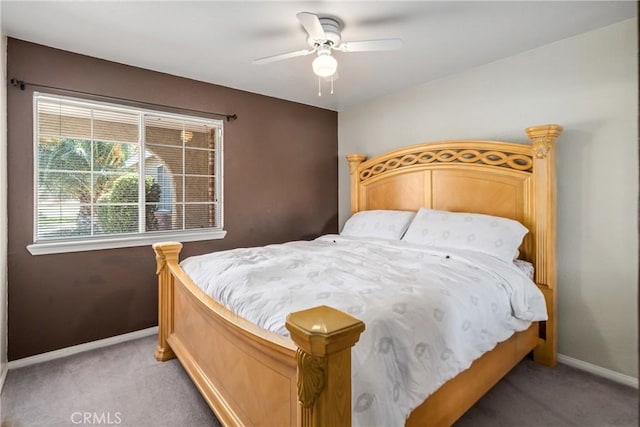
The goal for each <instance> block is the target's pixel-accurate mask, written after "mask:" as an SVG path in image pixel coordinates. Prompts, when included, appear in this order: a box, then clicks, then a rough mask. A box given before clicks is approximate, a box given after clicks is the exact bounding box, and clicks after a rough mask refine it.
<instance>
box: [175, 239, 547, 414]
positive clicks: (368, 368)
mask: <svg viewBox="0 0 640 427" xmlns="http://www.w3.org/2000/svg"><path fill="white" fill-rule="evenodd" d="M181 265H182V268H183V269H184V270H185V271H186V273H187V274H188V275H189V276H190V277H191V278H192V279H193V281H194V282H195V283H196V284H197V285H198V286H199V287H200V288H202V289H203V290H204V291H205V292H207V293H208V294H209V295H211V296H212V297H214V298H215V299H217V300H218V301H220V302H221V303H222V304H224V305H225V306H226V307H228V308H230V309H231V310H232V311H234V312H236V313H238V314H239V315H240V316H242V317H244V318H246V319H248V320H251V321H252V322H255V323H256V324H258V325H260V326H261V327H263V328H265V329H268V330H271V331H273V332H277V333H279V334H282V335H288V331H287V330H286V329H285V326H284V323H285V318H286V316H287V314H288V313H290V312H292V311H298V310H303V309H306V308H310V307H314V306H317V305H323V304H324V305H330V306H333V307H335V308H337V309H340V310H343V311H345V312H348V313H350V314H352V315H353V316H355V317H357V318H359V319H361V320H363V321H364V322H365V324H366V330H365V331H364V333H363V334H362V336H361V337H360V341H359V342H358V343H357V344H356V346H355V347H354V349H353V351H352V357H353V362H352V363H353V365H352V366H353V368H352V369H353V424H354V425H359V426H377V425H379V426H399V425H404V422H405V420H406V418H407V417H408V416H409V414H410V413H411V411H412V410H413V409H414V408H415V407H417V406H418V405H419V404H420V403H421V402H422V401H423V400H424V399H425V398H426V397H427V396H428V395H429V394H431V393H433V392H434V391H436V390H437V389H438V388H439V387H440V386H441V385H442V384H443V383H444V382H445V381H447V380H448V379H450V378H452V377H454V376H455V375H456V374H458V373H459V372H461V371H463V370H465V369H466V368H468V367H469V366H470V365H471V363H472V362H473V361H474V360H475V359H477V358H478V357H479V356H480V355H482V354H483V353H484V352H486V351H488V350H491V349H492V348H493V347H495V345H496V344H497V343H499V342H501V341H504V340H505V339H507V338H509V337H510V336H511V335H512V334H513V333H514V331H520V330H524V329H526V328H527V327H528V326H529V325H530V323H531V321H534V320H545V319H546V318H547V312H546V308H545V303H544V298H543V296H542V294H541V292H540V291H539V290H538V288H537V287H536V286H535V285H534V284H533V282H531V280H529V279H528V278H527V277H526V275H525V274H523V273H522V272H521V271H519V270H518V269H517V268H516V267H515V266H514V265H512V264H509V263H506V262H504V261H501V260H499V259H497V258H494V257H491V256H488V255H485V254H482V253H478V252H472V251H461V250H456V251H453V250H439V249H436V248H429V249H428V248H424V247H418V246H412V245H409V244H407V243H405V242H402V241H383V240H362V239H354V238H346V237H341V236H337V235H327V236H322V237H320V238H318V239H316V240H314V241H311V242H304V241H301V242H291V243H285V244H281V245H270V246H265V247H258V248H247V249H244V248H243V249H234V250H230V251H224V252H217V253H211V254H207V255H201V256H195V257H191V258H188V259H186V260H184V261H183V262H182V264H181Z"/></svg>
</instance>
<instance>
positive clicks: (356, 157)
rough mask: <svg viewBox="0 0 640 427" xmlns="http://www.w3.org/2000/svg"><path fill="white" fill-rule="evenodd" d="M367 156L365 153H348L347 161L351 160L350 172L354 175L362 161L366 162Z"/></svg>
mask: <svg viewBox="0 0 640 427" xmlns="http://www.w3.org/2000/svg"><path fill="white" fill-rule="evenodd" d="M366 159H367V156H365V155H364V154H349V155H347V161H348V162H349V173H351V174H352V175H353V174H354V173H355V172H356V171H357V170H358V166H360V163H362V162H364V161H365V160H366Z"/></svg>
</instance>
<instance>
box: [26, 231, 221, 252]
mask: <svg viewBox="0 0 640 427" xmlns="http://www.w3.org/2000/svg"><path fill="white" fill-rule="evenodd" d="M226 234H227V232H226V231H225V230H215V231H200V230H194V231H182V232H173V233H172V232H168V233H162V234H138V235H133V236H121V237H105V238H97V239H86V240H67V241H55V242H41V243H34V244H32V245H28V246H27V250H28V251H29V252H30V253H31V255H49V254H62V253H67V252H85V251H97V250H102V249H117V248H130V247H134V246H147V245H152V244H153V243H159V242H168V241H178V242H196V241H201V240H214V239H223V238H224V236H225V235H226Z"/></svg>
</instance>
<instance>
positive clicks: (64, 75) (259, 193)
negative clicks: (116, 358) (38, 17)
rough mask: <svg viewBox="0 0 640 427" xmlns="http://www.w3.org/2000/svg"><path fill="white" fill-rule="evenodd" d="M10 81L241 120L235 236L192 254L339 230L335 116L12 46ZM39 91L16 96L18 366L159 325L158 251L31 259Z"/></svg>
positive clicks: (12, 97)
mask: <svg viewBox="0 0 640 427" xmlns="http://www.w3.org/2000/svg"><path fill="white" fill-rule="evenodd" d="M7 77H8V78H9V79H11V78H17V79H20V80H25V81H27V82H33V83H39V84H45V85H51V86H58V87H64V88H68V89H74V90H79V91H86V92H91V93H96V94H103V95H109V96H116V97H123V98H130V99H135V100H140V101H145V102H153V103H158V104H166V105H175V106H178V107H183V108H190V109H196V110H205V111H219V112H229V113H236V114H238V117H239V118H238V120H236V121H234V122H230V123H225V134H224V197H225V200H224V201H225V206H224V217H225V229H226V230H227V232H228V234H227V237H226V238H225V239H222V240H212V241H205V242H193V243H187V244H185V248H184V250H183V254H184V256H189V255H195V254H200V253H205V252H210V251H218V250H223V249H229V248H235V247H242V246H255V245H263V244H268V243H274V242H284V241H289V240H296V239H309V238H313V237H316V236H318V235H321V234H325V233H330V232H336V230H337V227H338V225H337V213H338V204H337V203H338V202H337V199H338V195H337V191H338V190H337V189H338V183H337V176H338V171H337V161H338V159H337V152H338V137H337V133H338V132H337V126H338V120H337V113H336V112H334V111H329V110H323V109H320V108H315V107H310V106H306V105H302V104H297V103H294V102H289V101H284V100H280V99H276V98H271V97H267V96H262V95H257V94H253V93H248V92H243V91H239V90H234V89H230V88H226V87H221V86H216V85H212V84H208V83H203V82H199V81H195V80H189V79H185V78H181V77H176V76H171V75H167V74H162V73H158V72H154V71H149V70H144V69H140V68H135V67H131V66H127V65H123V64H118V63H113V62H109V61H105V60H101V59H97V58H92V57H87V56H83V55H78V54H74V53H70V52H66V51H61V50H57V49H53V48H49V47H45V46H41V45H37V44H33V43H28V42H24V41H21V40H16V39H11V38H10V39H9V40H8V52H7ZM33 90H34V89H33V88H32V87H29V86H27V88H26V90H24V91H20V90H19V89H17V88H14V87H12V86H9V88H8V90H7V110H8V186H9V188H8V211H9V212H8V216H9V218H8V220H9V245H8V270H9V271H8V274H9V296H8V298H9V310H8V312H9V313H8V315H9V344H8V351H9V360H15V359H19V358H23V357H27V356H31V355H34V354H39V353H43V352H47V351H51V350H56V349H59V348H63V347H67V346H71V345H76V344H81V343H84V342H88V341H93V340H97V339H102V338H107V337H110V336H114V335H118V334H123V333H127V332H131V331H135V330H139V329H143V328H148V327H151V326H154V325H156V324H157V289H156V277H155V274H154V269H155V260H154V255H153V252H152V249H151V248H150V247H137V248H126V249H112V250H102V251H89V252H78V253H69V254H56V255H40V256H33V255H31V254H30V253H29V252H28V251H27V249H26V246H27V245H28V244H30V243H32V240H33V97H32V95H33ZM310 90H311V89H310ZM40 91H41V92H50V93H53V91H45V90H40Z"/></svg>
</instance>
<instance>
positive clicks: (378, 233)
mask: <svg viewBox="0 0 640 427" xmlns="http://www.w3.org/2000/svg"><path fill="white" fill-rule="evenodd" d="M415 215H416V213H415V212H408V211H385V210H372V211H360V212H356V213H355V214H353V216H352V217H351V218H349V219H348V220H347V222H346V223H345V224H344V227H343V228H342V233H340V235H341V236H348V237H373V238H377V239H388V240H400V238H401V237H402V235H403V234H404V232H405V231H406V230H407V227H408V226H409V223H410V222H411V220H412V219H413V217H414V216H415Z"/></svg>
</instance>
